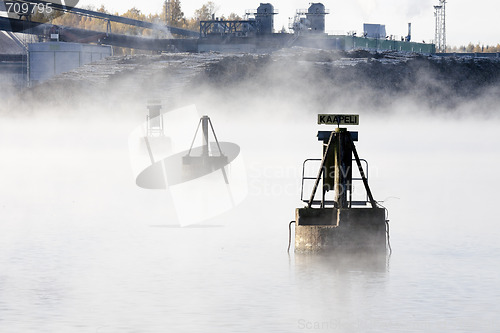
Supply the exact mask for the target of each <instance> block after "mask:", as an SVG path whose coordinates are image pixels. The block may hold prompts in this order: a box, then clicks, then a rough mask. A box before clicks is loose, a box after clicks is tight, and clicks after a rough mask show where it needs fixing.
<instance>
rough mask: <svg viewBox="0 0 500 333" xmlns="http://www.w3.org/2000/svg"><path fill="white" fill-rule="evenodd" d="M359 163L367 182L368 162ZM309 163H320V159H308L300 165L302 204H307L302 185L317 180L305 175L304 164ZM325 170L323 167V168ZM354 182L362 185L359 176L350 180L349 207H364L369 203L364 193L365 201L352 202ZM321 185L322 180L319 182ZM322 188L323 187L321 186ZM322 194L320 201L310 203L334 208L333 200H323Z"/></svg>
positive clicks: (361, 179) (315, 177)
mask: <svg viewBox="0 0 500 333" xmlns="http://www.w3.org/2000/svg"><path fill="white" fill-rule="evenodd" d="M360 161H361V162H362V163H364V167H363V171H364V173H365V176H366V179H367V180H368V161H367V160H365V159H360ZM310 162H319V163H321V159H319V158H309V159H306V160H305V161H304V163H303V164H302V184H301V190H300V200H301V201H302V202H305V203H307V202H309V198H304V185H305V183H306V182H307V181H316V179H317V176H314V177H311V176H307V175H306V164H308V163H310ZM353 162H355V159H353ZM324 168H325V167H324ZM315 172H316V174H317V171H315ZM354 182H361V183H363V178H362V177H361V176H360V177H353V178H352V184H351V190H350V193H349V194H350V195H349V206H366V205H368V204H369V203H370V199H369V197H368V193H366V200H362V201H361V200H357V201H353V200H352V192H353V188H354V186H353V185H354ZM321 185H323V180H321ZM321 187H323V186H321ZM321 192H322V198H321V200H313V201H312V204H313V205H320V206H322V207H324V206H327V205H328V206H331V207H333V206H334V201H333V200H325V193H324V191H321Z"/></svg>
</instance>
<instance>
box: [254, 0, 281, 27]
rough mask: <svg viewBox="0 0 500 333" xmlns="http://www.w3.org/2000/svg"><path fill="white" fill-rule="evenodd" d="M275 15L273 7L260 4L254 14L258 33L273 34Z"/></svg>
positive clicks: (268, 4)
mask: <svg viewBox="0 0 500 333" xmlns="http://www.w3.org/2000/svg"><path fill="white" fill-rule="evenodd" d="M276 14H277V11H275V10H274V6H273V5H271V4H270V3H261V4H260V6H259V8H257V12H256V13H255V20H256V21H257V27H258V30H259V33H262V34H272V33H273V32H274V15H276Z"/></svg>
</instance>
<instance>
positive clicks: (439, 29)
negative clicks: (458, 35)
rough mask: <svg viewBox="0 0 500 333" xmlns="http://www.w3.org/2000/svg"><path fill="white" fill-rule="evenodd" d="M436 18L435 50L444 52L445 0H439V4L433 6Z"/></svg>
mask: <svg viewBox="0 0 500 333" xmlns="http://www.w3.org/2000/svg"><path fill="white" fill-rule="evenodd" d="M434 16H435V18H436V32H435V40H434V43H435V44H436V51H438V52H446V0H439V5H436V6H434Z"/></svg>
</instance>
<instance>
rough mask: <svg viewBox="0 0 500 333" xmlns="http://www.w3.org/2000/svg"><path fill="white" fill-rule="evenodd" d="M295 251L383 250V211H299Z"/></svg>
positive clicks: (380, 209)
mask: <svg viewBox="0 0 500 333" xmlns="http://www.w3.org/2000/svg"><path fill="white" fill-rule="evenodd" d="M295 222H296V227H295V252H299V253H301V252H302V253H303V252H324V251H335V252H337V251H338V252H342V251H348V252H356V251H369V252H372V251H376V252H379V253H380V252H385V251H386V223H385V210H384V209H383V208H345V209H337V208H298V209H297V210H296V220H295Z"/></svg>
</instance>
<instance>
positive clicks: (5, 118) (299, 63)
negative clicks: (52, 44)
mask: <svg viewBox="0 0 500 333" xmlns="http://www.w3.org/2000/svg"><path fill="white" fill-rule="evenodd" d="M245 57H250V58H245ZM151 59H155V60H154V61H152V60H151ZM259 59H260V58H258V57H257V56H231V57H230V56H223V55H219V54H206V55H186V54H181V55H172V56H161V57H159V56H152V57H151V58H148V57H147V56H144V57H141V56H139V57H135V58H134V57H131V58H119V57H116V58H113V59H110V60H107V61H102V62H100V63H97V64H94V65H87V66H86V67H84V68H82V69H80V70H77V71H75V72H73V73H69V74H65V75H62V76H60V77H57V78H55V79H53V80H52V81H50V82H48V83H46V84H43V85H41V86H38V87H33V88H31V89H28V90H23V91H19V92H18V93H17V94H15V95H14V94H12V95H10V96H4V97H3V98H4V100H5V101H6V102H5V103H3V104H2V106H1V113H0V152H1V156H2V162H1V164H0V168H1V171H2V172H1V173H0V186H1V189H2V190H1V191H0V211H1V216H2V219H1V223H0V331H2V332H36V333H40V332H51V333H52V332H98V333H107V332H113V333H114V332H141V333H142V332H145V333H149V332H154V333H156V332H497V331H498V327H500V320H499V318H498V314H497V310H496V306H498V302H499V300H500V289H499V288H498V284H499V282H500V278H499V274H500V268H499V265H498V263H499V259H500V245H499V241H498V240H499V239H500V226H499V224H498V223H497V221H498V220H497V218H495V216H496V213H494V208H495V207H496V202H497V200H498V197H497V195H498V193H497V192H498V191H497V187H498V185H499V184H500V175H499V174H498V172H497V169H496V167H497V163H500V149H499V146H498V145H499V143H500V132H499V131H498V128H499V126H500V118H499V117H498V114H499V112H500V103H499V101H500V100H499V98H498V96H499V95H498V89H499V87H500V86H499V84H498V82H496V83H491V84H490V83H488V84H487V85H485V86H482V87H481V89H479V88H477V89H476V90H474V91H473V95H474V96H468V95H467V90H469V89H465V88H464V87H463V86H460V85H459V84H458V83H457V82H455V83H454V82H449V81H446V82H445V81H443V82H439V81H436V77H435V76H433V74H432V73H433V72H432V66H430V65H428V64H427V65H425V66H424V65H421V66H420V67H418V68H419V69H418V70H414V71H410V72H408V73H404V74H402V75H403V76H404V77H405V78H408V77H411V76H412V75H416V76H418V78H417V79H416V80H415V81H411V82H414V83H415V82H416V83H415V84H414V85H413V84H410V83H407V84H408V85H409V86H411V87H410V88H408V87H409V86H402V85H401V84H400V83H401V82H403V81H398V82H396V83H394V82H393V83H394V84H395V85H398V87H399V88H398V89H397V90H388V88H387V86H389V84H388V83H387V81H383V82H378V83H374V82H376V81H373V80H375V76H373V77H357V76H358V75H360V72H353V71H357V70H359V68H360V67H358V65H357V64H358V63H360V62H361V66H365V67H366V66H369V65H370V64H371V66H372V67H373V68H375V67H377V66H382V65H383V66H392V67H390V68H389V67H388V68H389V69H388V71H393V70H394V71H396V69H397V68H406V67H405V66H406V65H405V64H406V62H405V61H406V60H402V62H401V63H399V62H397V63H386V64H383V62H382V61H380V62H377V61H375V60H373V61H368V60H367V61H365V60H363V59H361V60H360V59H344V58H342V59H340V58H339V59H332V58H328V57H326V56H325V54H324V53H321V52H319V51H317V52H316V51H310V53H307V56H306V57H303V58H301V57H300V56H299V55H297V54H295V55H293V57H292V56H290V55H288V54H286V52H282V53H279V54H276V55H273V56H271V57H270V58H265V59H264V60H259ZM261 61H263V62H261ZM410 61H411V60H410ZM416 61H420V60H416ZM285 63H286V64H288V65H284V64H285ZM290 63H292V64H294V66H290ZM381 63H382V65H381ZM245 64H247V65H245ZM417 65H418V64H417ZM417 65H415V63H411V66H413V67H412V68H416V66H417ZM242 66H243V67H242ZM398 66H401V67H398ZM408 66H410V65H408ZM450 66H451V65H450ZM453 66H459V64H458V65H457V64H453ZM104 67H106V68H107V72H106V73H105V74H103V72H102V71H101V69H102V68H104ZM327 67H328V70H327V69H325V68H327ZM423 67H425V71H426V72H425V73H424V70H423V69H422V68H423ZM335 68H338V71H336V69H335ZM356 68H357V69H356ZM384 68H385V67H384ZM285 69H286V70H285ZM376 70H377V71H380V70H381V68H379V67H377V68H376ZM363 72H366V68H365V69H363ZM308 73H309V74H310V75H311V76H308V75H309V74H308ZM317 73H329V74H324V76H321V75H319V74H317ZM332 73H333V74H332ZM349 73H354V74H353V75H355V77H351V78H347V75H348V74H349ZM397 73H401V70H400V69H397ZM330 74H331V76H327V75H330ZM384 75H385V74H384ZM229 76H230V78H231V79H230V81H228V77H229ZM332 77H334V79H331V78H332ZM384 80H385V76H384ZM397 80H399V79H397V78H395V81H397ZM405 80H406V79H405ZM358 81H361V82H365V84H366V86H360V85H359V83H358ZM339 82H344V84H341V83H339ZM405 82H406V81H405ZM454 84H455V85H454ZM373 85H379V88H377V89H375V88H373V87H372V86H373ZM446 87H449V89H450V91H452V90H453V89H455V90H457V89H458V90H460V89H462V90H460V91H462V92H463V93H462V92H461V93H460V94H459V95H460V96H458V95H457V96H454V95H451V94H450V93H449V91H448V90H446V89H448V88H446ZM434 89H438V90H440V92H441V93H440V94H437V93H436V92H435V90H434ZM426 96H429V98H428V99H427V98H426ZM439 96H441V98H442V100H443V101H442V102H441V103H439V102H436V101H438V97H439ZM154 98H156V99H159V100H161V103H162V105H163V107H164V110H165V111H167V110H178V109H182V108H186V107H187V108H191V109H190V110H196V112H197V114H195V116H194V117H193V119H194V122H192V124H191V122H189V124H190V125H189V126H188V125H185V128H184V127H182V128H180V129H179V128H178V129H177V130H180V132H182V133H184V134H185V135H186V136H187V137H188V138H192V137H193V136H194V133H195V130H196V126H197V123H198V117H201V116H202V115H209V116H210V118H211V120H212V122H213V125H214V129H215V131H216V133H217V136H218V138H219V140H221V141H228V142H234V143H236V144H238V145H239V147H240V148H241V158H242V163H243V165H244V170H245V175H246V176H245V177H246V182H247V184H246V187H247V191H246V195H245V197H244V198H243V199H242V200H241V202H239V203H238V204H237V205H236V207H234V208H232V209H229V210H227V211H225V212H224V213H222V214H220V215H217V216H215V217H212V218H209V219H207V220H204V221H202V222H200V223H196V224H191V225H187V226H181V225H180V223H179V221H178V217H177V216H176V212H175V211H176V208H177V209H178V207H176V204H175V202H174V200H173V199H172V194H171V193H170V192H169V191H166V190H148V189H144V188H141V187H139V186H137V184H136V174H134V168H133V167H134V161H133V154H131V148H130V137H131V134H132V133H133V131H134V129H135V128H137V127H138V126H141V124H144V122H145V120H146V114H147V108H146V106H147V104H148V100H150V99H154ZM319 113H351V114H359V126H355V127H353V130H356V131H358V132H359V142H357V143H356V145H357V150H358V152H359V154H360V157H361V158H364V159H366V160H368V162H369V165H370V178H369V182H370V187H371V189H372V191H373V194H374V196H375V198H376V199H377V200H379V201H381V202H383V204H384V206H386V207H387V208H388V210H389V220H390V223H389V224H390V241H391V246H392V250H393V253H392V255H390V256H389V255H387V257H383V258H379V257H377V258H372V257H370V256H367V257H359V256H354V255H353V256H349V255H345V256H323V255H299V254H294V253H293V244H292V251H291V252H290V254H288V253H287V251H286V250H287V246H288V222H290V221H291V220H293V219H294V218H295V208H299V207H303V206H304V203H303V202H301V201H300V190H301V183H300V182H301V172H302V162H303V161H304V160H305V159H307V158H319V157H320V155H321V153H322V148H321V143H320V142H318V140H317V138H316V135H317V131H318V130H327V129H328V128H329V127H327V126H326V125H322V126H319V125H317V122H316V121H317V119H316V117H317V114H319ZM171 130H172V131H173V130H174V129H173V128H172V129H171ZM165 131H166V132H167V133H169V123H166V124H165ZM190 143H191V142H187V145H188V146H189V144H190ZM145 156H146V155H145ZM193 197H195V195H194V193H193ZM202 206H203V203H202V202H199V200H195V199H193V200H192V201H190V202H189V205H187V206H186V207H187V208H183V209H192V210H193V211H197V210H201V207H202ZM292 231H293V230H292ZM292 236H293V235H292Z"/></svg>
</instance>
